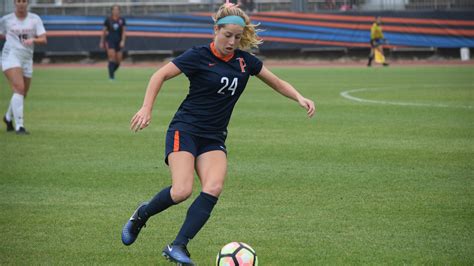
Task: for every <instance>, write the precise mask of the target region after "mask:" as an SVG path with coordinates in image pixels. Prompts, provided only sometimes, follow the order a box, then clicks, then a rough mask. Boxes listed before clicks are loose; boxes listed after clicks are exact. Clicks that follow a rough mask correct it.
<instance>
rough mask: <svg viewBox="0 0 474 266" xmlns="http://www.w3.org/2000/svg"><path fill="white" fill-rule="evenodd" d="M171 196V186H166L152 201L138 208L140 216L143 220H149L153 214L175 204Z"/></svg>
mask: <svg viewBox="0 0 474 266" xmlns="http://www.w3.org/2000/svg"><path fill="white" fill-rule="evenodd" d="M175 204H176V203H174V201H173V199H172V198H171V187H167V188H164V189H163V190H161V191H160V192H158V193H157V194H156V195H155V196H154V197H153V199H151V201H150V202H149V203H148V204H147V205H145V206H143V207H141V208H140V209H139V210H138V216H140V218H142V219H143V220H145V221H146V220H148V218H150V217H151V216H153V215H155V214H157V213H160V212H162V211H164V210H166V209H168V208H169V207H171V206H173V205H175Z"/></svg>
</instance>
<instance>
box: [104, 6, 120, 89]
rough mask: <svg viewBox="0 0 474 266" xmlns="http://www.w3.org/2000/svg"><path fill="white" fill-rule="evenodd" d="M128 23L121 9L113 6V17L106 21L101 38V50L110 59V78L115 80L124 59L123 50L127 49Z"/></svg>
mask: <svg viewBox="0 0 474 266" xmlns="http://www.w3.org/2000/svg"><path fill="white" fill-rule="evenodd" d="M125 26H126V22H125V19H124V18H122V17H120V7H119V6H118V5H114V6H112V15H111V16H110V17H108V18H106V19H105V21H104V29H103V30H102V35H101V38H100V44H99V45H100V48H102V49H106V50H107V57H108V59H109V64H108V70H109V78H110V79H111V80H114V79H115V71H117V69H118V68H119V67H120V63H121V62H122V59H123V52H122V49H123V48H124V47H125V39H126V27H125Z"/></svg>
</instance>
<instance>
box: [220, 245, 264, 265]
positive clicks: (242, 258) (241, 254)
mask: <svg viewBox="0 0 474 266" xmlns="http://www.w3.org/2000/svg"><path fill="white" fill-rule="evenodd" d="M216 265H217V266H258V258H257V253H255V250H254V249H253V248H252V247H251V246H249V245H247V244H245V243H242V242H231V243H229V244H227V245H225V246H224V247H223V248H222V249H221V250H220V251H219V253H218V254H217V259H216Z"/></svg>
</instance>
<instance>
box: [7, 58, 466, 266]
mask: <svg viewBox="0 0 474 266" xmlns="http://www.w3.org/2000/svg"><path fill="white" fill-rule="evenodd" d="M273 70H274V72H275V73H277V74H278V75H279V76H281V77H282V78H283V79H285V80H287V81H289V82H290V83H292V84H293V85H294V86H295V87H297V88H298V89H299V90H300V91H301V92H302V93H303V94H304V95H306V96H307V97H309V98H312V99H314V100H315V101H316V102H317V107H318V113H317V115H316V117H315V118H314V119H307V118H306V116H305V112H304V111H303V109H301V108H300V107H298V106H297V104H296V103H294V102H292V101H290V100H288V99H286V98H284V97H281V96H279V95H277V94H276V93H275V92H273V91H272V90H271V89H269V88H267V87H265V86H264V84H263V83H262V82H260V81H259V80H258V79H256V78H254V79H252V80H251V81H250V82H249V84H248V86H247V90H246V92H245V93H244V94H243V96H242V97H241V99H240V101H239V103H238V104H237V106H236V109H235V110H234V114H233V118H232V120H231V124H230V127H229V137H228V140H227V143H226V144H227V147H228V150H229V169H228V176H227V181H226V187H225V190H224V193H223V194H222V196H221V198H220V200H219V202H218V204H217V205H216V208H215V209H214V212H213V215H212V217H211V219H210V220H209V222H208V223H207V225H206V226H205V227H204V228H203V230H202V231H201V232H200V233H199V234H198V236H197V237H196V238H195V239H194V240H192V241H191V243H190V245H189V249H190V251H191V253H192V258H193V259H194V261H195V262H197V263H198V265H213V263H214V260H215V256H216V254H217V252H218V250H219V249H220V248H221V247H222V246H223V245H224V244H226V243H228V242H231V241H243V242H246V243H248V244H250V245H251V246H253V247H254V248H255V249H256V251H257V254H258V256H259V260H260V265H264V266H266V265H321V264H373V265H380V264H398V265H400V264H436V265H446V264H463V265H472V264H474V223H473V221H474V107H472V106H474V68H473V67H470V66H464V67H461V66H458V67H454V66H439V67H390V68H372V69H367V68H364V67H360V68H354V67H351V68H342V67H341V68H315V69H311V68H273ZM153 71H154V70H153V69H149V68H133V69H126V68H122V69H121V70H120V71H119V73H118V81H116V82H109V81H108V80H107V79H106V70H105V68H103V69H102V68H101V69H82V68H80V69H79V68H78V69H74V68H62V69H61V68H48V69H36V70H35V77H34V79H33V85H32V90H31V93H30V95H29V97H28V99H27V102H26V108H25V117H26V127H27V129H28V130H30V131H31V133H32V134H31V135H29V136H16V135H15V134H7V133H6V132H5V131H4V129H3V127H2V130H1V132H0V146H1V148H0V164H1V167H0V228H1V229H0V230H1V231H0V232H1V233H0V240H1V242H2V244H1V245H0V264H56V265H61V264H86V265H89V264H97V265H103V264H109V265H116V264H139V263H140V264H145V265H150V264H155V265H167V263H166V261H165V260H164V259H163V258H162V257H161V249H162V248H163V247H164V246H165V245H166V244H167V243H168V242H170V241H172V240H173V239H174V236H175V234H176V233H177V231H178V230H179V227H180V226H181V223H182V221H183V219H184V216H185V213H186V209H187V207H188V206H189V204H191V202H192V200H188V201H186V202H185V203H183V204H181V205H178V206H175V207H173V208H171V209H169V210H167V211H166V212H164V213H162V214H159V215H158V216H156V217H154V218H152V219H151V220H150V221H149V222H148V227H147V228H145V229H144V230H143V231H142V234H141V235H140V237H139V239H138V240H137V242H136V243H135V244H134V245H132V246H130V247H125V246H123V245H122V243H121V240H120V232H121V229H122V226H123V224H124V223H125V222H126V220H127V219H128V218H129V216H130V214H131V213H132V212H133V210H134V209H135V207H136V206H137V204H138V203H139V202H141V201H143V200H148V199H149V198H151V197H152V196H153V195H154V194H155V193H156V192H157V191H159V190H160V189H161V188H162V187H164V186H167V185H168V184H170V178H169V174H168V169H167V167H166V166H165V164H164V162H163V153H164V147H163V144H164V137H165V131H166V129H167V126H168V123H169V121H170V119H171V117H172V116H173V114H174V112H175V111H176V109H177V107H178V105H179V103H180V102H181V101H182V99H183V98H184V97H185V95H186V93H187V86H188V83H187V80H186V79H185V77H184V76H180V77H178V78H176V79H173V80H171V81H169V82H167V83H166V86H165V87H164V88H163V90H162V92H161V93H160V95H159V97H158V100H157V103H156V105H155V109H154V117H153V121H152V124H151V125H150V127H149V128H148V129H146V130H145V131H142V132H140V133H138V134H134V133H132V132H130V131H129V129H128V123H129V120H130V118H131V117H132V115H133V114H134V113H135V112H136V111H137V110H138V108H139V107H140V105H141V103H142V99H143V95H144V89H145V87H146V84H147V82H148V79H149V77H150V76H151V74H152V73H153ZM0 82H1V83H0V84H1V89H0V112H4V110H6V108H7V104H8V101H9V99H10V96H11V92H10V89H8V87H7V85H6V81H5V78H4V77H3V75H2V80H0ZM360 88H367V89H373V90H366V91H360V92H354V93H351V96H353V97H358V98H362V99H368V100H377V101H385V102H402V103H415V104H416V103H424V104H428V105H430V104H432V105H433V106H410V105H406V106H404V105H390V104H377V103H364V102H356V101H351V100H348V99H346V98H343V97H341V96H340V93H341V92H342V91H347V90H353V89H360ZM440 104H441V105H448V107H437V106H436V105H440ZM467 106H471V107H472V108H467ZM198 192H199V186H198V183H196V184H195V192H194V194H193V198H194V197H195V196H196V195H197V193H198Z"/></svg>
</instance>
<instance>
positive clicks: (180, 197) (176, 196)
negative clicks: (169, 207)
mask: <svg viewBox="0 0 474 266" xmlns="http://www.w3.org/2000/svg"><path fill="white" fill-rule="evenodd" d="M192 193H193V187H192V186H185V185H173V187H172V188H171V198H172V199H173V201H174V202H175V203H180V202H182V201H185V200H187V199H188V198H189V197H191V194H192Z"/></svg>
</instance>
